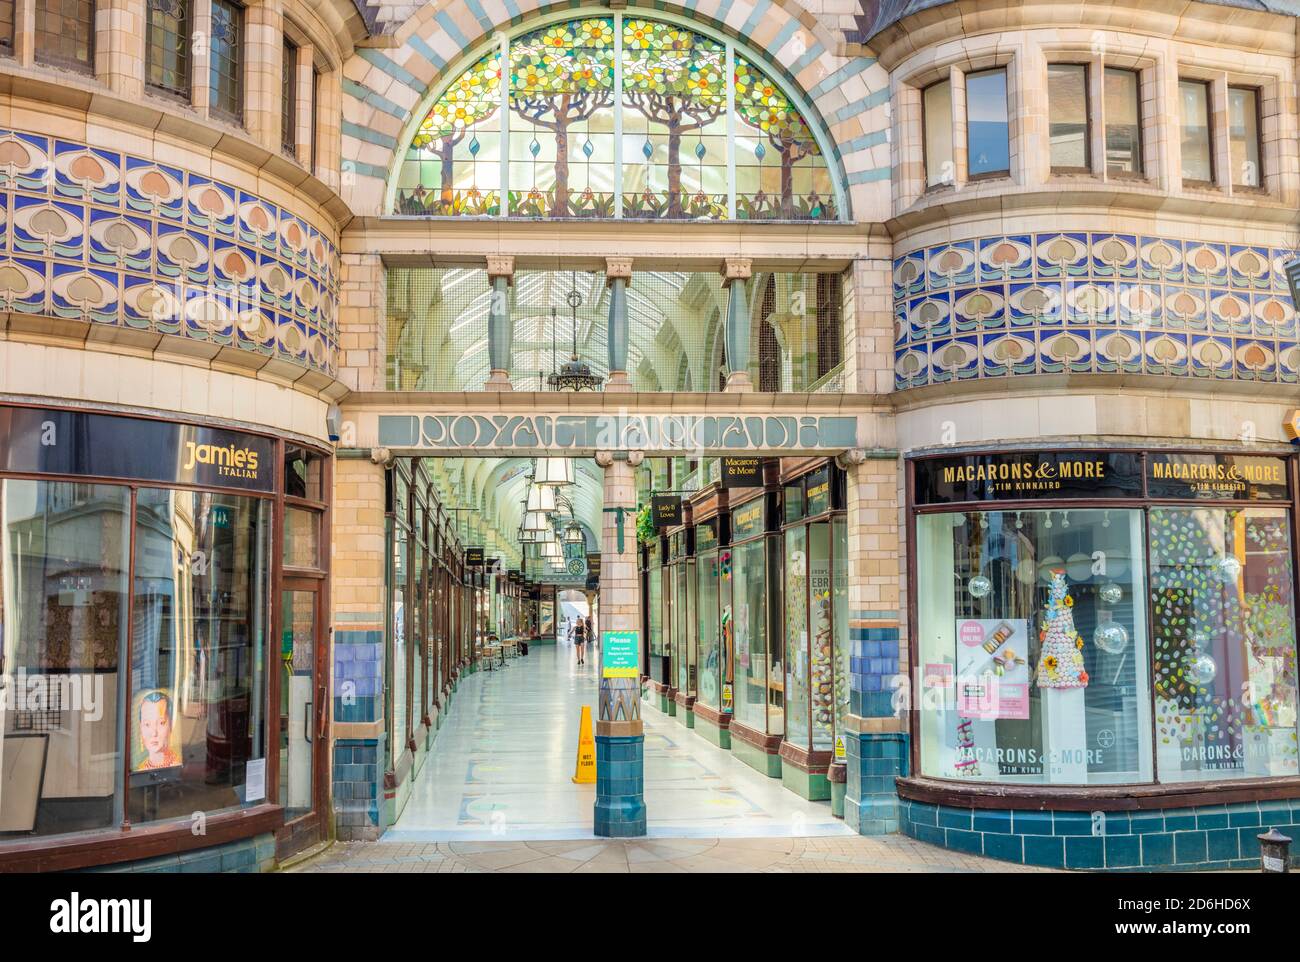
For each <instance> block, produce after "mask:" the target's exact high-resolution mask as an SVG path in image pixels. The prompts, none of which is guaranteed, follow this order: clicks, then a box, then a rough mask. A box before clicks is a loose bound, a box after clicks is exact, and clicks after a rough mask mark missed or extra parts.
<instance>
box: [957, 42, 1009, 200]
mask: <svg viewBox="0 0 1300 962" xmlns="http://www.w3.org/2000/svg"><path fill="white" fill-rule="evenodd" d="M966 169H967V177H968V179H970V180H976V179H978V178H981V177H997V176H1001V175H1005V174H1007V173H1009V172H1010V170H1011V136H1010V126H1009V124H1008V120H1007V72H1006V70H1004V69H1002V68H1001V67H999V68H998V69H997V70H981V71H979V72H977V73H970V74H967V75H966Z"/></svg>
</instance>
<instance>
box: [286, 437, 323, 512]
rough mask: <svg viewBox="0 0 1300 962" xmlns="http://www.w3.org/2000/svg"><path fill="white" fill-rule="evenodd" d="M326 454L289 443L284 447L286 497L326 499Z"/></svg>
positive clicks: (310, 499) (314, 499) (312, 499)
mask: <svg viewBox="0 0 1300 962" xmlns="http://www.w3.org/2000/svg"><path fill="white" fill-rule="evenodd" d="M324 472H325V458H324V456H322V455H320V454H318V453H316V452H315V451H309V450H307V449H306V448H299V447H294V446H293V445H288V446H286V447H285V449H284V493H285V496H286V497H290V498H303V499H305V500H308V501H324V500H325V487H324V480H323V479H324Z"/></svg>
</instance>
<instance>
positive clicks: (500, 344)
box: [483, 254, 515, 391]
mask: <svg viewBox="0 0 1300 962" xmlns="http://www.w3.org/2000/svg"><path fill="white" fill-rule="evenodd" d="M487 267H488V280H489V281H490V282H491V284H492V300H491V303H490V304H489V305H488V366H489V368H490V369H491V373H490V374H489V375H488V379H487V382H486V383H485V384H484V385H483V390H485V391H510V390H513V388H512V387H511V385H510V344H511V342H512V341H513V340H514V325H513V323H512V321H511V317H510V285H511V284H512V283H514V278H515V259H514V258H513V257H510V256H507V255H494V254H489V255H488V259H487Z"/></svg>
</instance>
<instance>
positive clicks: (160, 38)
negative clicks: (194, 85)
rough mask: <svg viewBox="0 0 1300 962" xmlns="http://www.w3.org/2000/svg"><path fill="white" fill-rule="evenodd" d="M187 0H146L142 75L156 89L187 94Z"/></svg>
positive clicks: (176, 93)
mask: <svg viewBox="0 0 1300 962" xmlns="http://www.w3.org/2000/svg"><path fill="white" fill-rule="evenodd" d="M190 6H191V4H190V3H189V0H149V4H148V8H147V11H148V14H147V15H148V20H147V27H146V30H147V35H146V43H145V77H146V79H147V80H148V83H149V86H150V87H153V88H155V89H157V90H163V91H166V92H167V93H171V94H175V95H176V96H178V97H188V96H189V93H190Z"/></svg>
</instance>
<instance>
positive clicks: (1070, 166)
mask: <svg viewBox="0 0 1300 962" xmlns="http://www.w3.org/2000/svg"><path fill="white" fill-rule="evenodd" d="M1047 100H1048V114H1049V119H1048V137H1049V139H1050V141H1051V152H1052V170H1055V171H1066V172H1068V171H1085V172H1086V171H1089V170H1091V169H1092V151H1091V142H1092V129H1091V125H1090V123H1089V119H1088V116H1089V115H1088V65H1087V64H1082V63H1053V64H1048V66H1047Z"/></svg>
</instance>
